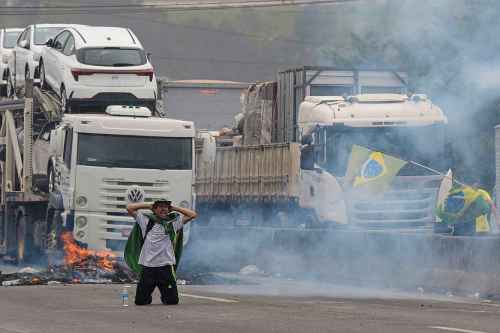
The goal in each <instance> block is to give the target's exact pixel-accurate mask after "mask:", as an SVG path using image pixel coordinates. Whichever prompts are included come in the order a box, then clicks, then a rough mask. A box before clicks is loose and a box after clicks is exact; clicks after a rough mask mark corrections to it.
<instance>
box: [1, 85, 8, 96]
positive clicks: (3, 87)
mask: <svg viewBox="0 0 500 333" xmlns="http://www.w3.org/2000/svg"><path fill="white" fill-rule="evenodd" d="M0 97H7V84H6V85H5V86H0Z"/></svg>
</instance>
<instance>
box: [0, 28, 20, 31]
mask: <svg viewBox="0 0 500 333" xmlns="http://www.w3.org/2000/svg"><path fill="white" fill-rule="evenodd" d="M2 30H4V31H8V32H15V31H23V30H24V29H23V28H3V29H2Z"/></svg>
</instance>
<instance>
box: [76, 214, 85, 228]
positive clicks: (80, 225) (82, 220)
mask: <svg viewBox="0 0 500 333" xmlns="http://www.w3.org/2000/svg"><path fill="white" fill-rule="evenodd" d="M76 226H77V227H78V229H82V228H85V227H86V226H87V218H86V217H85V216H78V217H77V218H76Z"/></svg>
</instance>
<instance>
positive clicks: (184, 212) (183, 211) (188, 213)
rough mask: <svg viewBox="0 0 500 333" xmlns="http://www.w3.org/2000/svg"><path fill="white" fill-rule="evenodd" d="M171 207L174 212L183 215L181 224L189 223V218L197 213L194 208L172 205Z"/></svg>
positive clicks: (194, 216) (193, 217) (192, 217)
mask: <svg viewBox="0 0 500 333" xmlns="http://www.w3.org/2000/svg"><path fill="white" fill-rule="evenodd" d="M171 209H172V210H173V211H174V212H178V213H181V214H182V215H183V217H182V224H186V223H189V222H191V220H193V219H195V218H196V217H197V216H198V213H196V212H195V211H194V210H191V209H187V208H181V207H174V206H172V208H171Z"/></svg>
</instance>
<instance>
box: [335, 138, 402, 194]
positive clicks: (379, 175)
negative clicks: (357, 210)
mask: <svg viewBox="0 0 500 333" xmlns="http://www.w3.org/2000/svg"><path fill="white" fill-rule="evenodd" d="M406 163H407V162H406V161H403V160H401V159H399V158H396V157H394V156H391V155H387V154H384V153H381V152H377V151H373V150H370V149H367V148H365V147H361V146H358V145H353V146H352V151H351V157H350V158H349V163H348V165H347V173H346V178H345V184H347V186H348V187H349V188H350V190H351V193H352V192H354V193H356V194H362V195H363V194H364V195H381V194H383V193H384V192H385V191H386V190H387V188H388V187H389V185H390V184H391V181H392V180H393V178H394V177H395V176H396V175H397V174H398V172H399V170H401V168H402V167H403V166H405V164H406Z"/></svg>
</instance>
